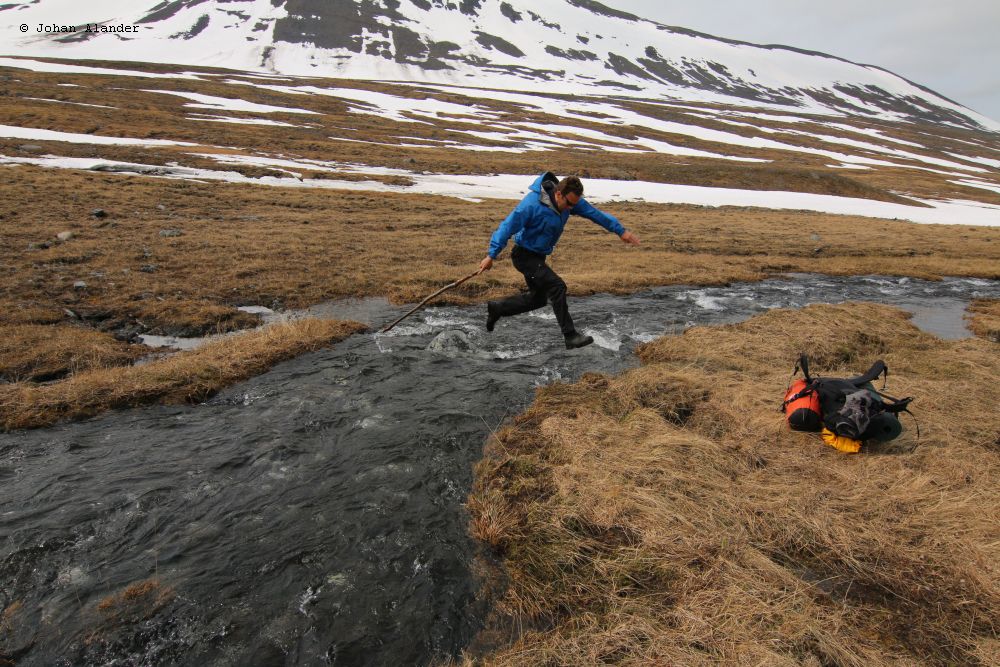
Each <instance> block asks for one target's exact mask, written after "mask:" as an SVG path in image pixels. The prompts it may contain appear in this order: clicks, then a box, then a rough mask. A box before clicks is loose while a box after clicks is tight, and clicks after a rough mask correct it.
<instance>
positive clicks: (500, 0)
mask: <svg viewBox="0 0 1000 667" xmlns="http://www.w3.org/2000/svg"><path fill="white" fill-rule="evenodd" d="M0 9H3V10H6V11H2V12H0V19H7V21H8V22H9V24H8V26H7V29H8V33H11V31H13V33H14V34H17V35H20V36H19V37H18V38H17V39H16V40H15V42H14V45H13V48H11V49H10V53H9V54H8V55H26V56H43V57H64V58H72V59H78V58H86V59H99V60H130V61H139V62H162V63H171V64H181V65H203V66H222V67H227V68H233V69H243V70H248V71H265V72H271V73H279V74H289V75H298V76H308V75H317V76H332V77H340V78H356V79H368V80H394V81H429V82H434V83H458V84H461V85H470V84H473V83H474V84H475V85H480V86H484V87H494V88H501V89H517V90H544V91H547V92H567V93H573V92H578V93H588V94H596V95H600V94H616V95H626V96H636V95H641V96H645V97H651V98H657V97H662V98H667V99H682V100H683V99H690V100H697V101H717V102H720V103H727V104H733V103H735V104H742V105H749V106H770V107H775V108H783V109H797V110H807V111H810V112H813V113H827V114H833V115H860V116H868V117H874V118H886V119H889V120H905V121H923V122H930V123H944V124H949V125H953V126H958V127H966V128H975V129H988V130H993V131H998V130H1000V124H998V123H996V122H994V121H992V120H991V119H989V118H987V117H985V116H982V115H981V114H978V113H976V112H974V111H972V110H970V109H967V108H966V107H964V106H962V105H961V104H960V103H958V102H956V101H954V100H950V99H948V98H947V97H945V96H943V95H940V94H939V93H936V92H935V91H933V90H931V89H929V88H927V87H925V86H922V85H920V84H918V83H915V82H913V81H909V80H907V79H905V78H903V77H900V76H898V75H896V74H894V73H892V72H890V71H889V70H886V69H884V68H881V67H878V66H876V65H866V64H859V63H855V62H852V61H850V60H847V59H844V58H841V57H839V56H834V55H829V54H825V53H821V52H818V51H810V50H807V49H801V48H797V47H790V46H783V45H775V44H770V45H759V44H753V43H751V42H745V41H741V40H736V39H730V38H725V37H716V36H714V35H709V34H707V33H702V32H698V31H695V30H690V29H688V28H683V27H679V26H671V25H666V24H663V23H658V22H656V21H652V20H649V19H645V18H642V17H639V16H636V15H635V14H631V13H629V12H624V11H621V10H618V9H615V8H613V7H609V6H607V5H604V4H602V3H599V2H596V1H595V0H535V1H534V2H531V3H528V2H526V1H525V0H460V1H459V2H454V1H448V0H332V1H330V0H327V1H321V0H160V1H155V0H147V1H145V2H125V1H123V0H95V1H93V2H89V3H87V4H86V5H85V6H82V7H81V6H80V4H79V3H75V2H69V1H68V0H36V1H35V2H14V3H9V4H8V5H6V6H4V7H0ZM55 17H60V21H66V22H68V23H69V24H70V25H71V26H72V25H74V24H81V23H84V22H86V23H89V24H109V23H119V22H124V23H128V24H131V25H135V26H137V28H138V33H137V34H129V35H123V34H121V33H118V34H106V33H97V32H90V33H87V32H74V33H71V34H60V33H56V34H45V33H44V32H41V33H40V32H39V31H38V30H37V28H39V27H41V25H44V24H46V23H49V24H51V23H53V19H54V18H55ZM26 19H27V20H26ZM95 19H100V20H95ZM21 23H24V24H26V25H28V27H29V32H27V33H25V34H23V35H21V33H18V32H17V30H18V28H17V26H18V24H21Z"/></svg>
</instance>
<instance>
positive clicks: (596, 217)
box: [479, 172, 639, 350]
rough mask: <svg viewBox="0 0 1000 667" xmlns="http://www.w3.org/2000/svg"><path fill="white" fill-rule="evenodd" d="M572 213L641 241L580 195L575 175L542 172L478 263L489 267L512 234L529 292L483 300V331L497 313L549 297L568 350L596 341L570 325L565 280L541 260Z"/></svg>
mask: <svg viewBox="0 0 1000 667" xmlns="http://www.w3.org/2000/svg"><path fill="white" fill-rule="evenodd" d="M570 214H573V215H579V216H582V217H584V218H587V219H589V220H591V221H593V222H595V223H597V224H598V225H600V226H601V227H604V228H605V229H606V230H608V231H609V232H614V233H615V234H617V235H618V236H619V237H620V238H621V240H622V241H623V242H625V243H628V244H630V245H639V237H637V236H636V235H635V234H633V233H632V232H629V231H625V228H624V227H622V225H621V223H620V222H618V219H617V218H615V217H614V216H613V215H609V214H607V213H605V212H603V211H600V210H598V209H596V208H594V207H593V206H591V205H590V204H588V203H587V202H586V200H584V199H583V183H581V182H580V179H579V178H577V177H576V176H567V177H566V178H564V179H562V180H561V181H560V180H559V179H558V178H556V176H555V174H553V173H552V172H546V173H544V174H542V175H541V176H539V177H538V178H537V179H535V182H534V183H532V184H531V188H530V191H529V192H528V194H527V195H525V196H524V199H522V200H521V203H520V204H518V205H517V207H516V208H515V209H514V210H513V211H511V212H510V215H508V216H507V217H506V219H504V221H503V222H501V223H500V226H499V227H497V230H496V231H495V232H493V236H492V237H490V249H489V252H488V253H487V255H486V257H484V258H483V261H482V262H480V263H479V268H480V269H481V270H483V271H489V270H490V269H491V268H493V260H495V259H496V258H497V256H498V255H499V254H500V253H501V252H502V251H503V249H504V248H505V247H506V246H507V241H508V240H510V237H511V236H513V237H514V249H513V250H512V251H511V253H510V259H511V261H512V262H513V263H514V268H515V269H517V270H518V271H520V272H521V273H522V274H523V275H524V281H525V282H526V283H527V284H528V291H527V292H522V293H521V294H518V295H515V296H511V297H508V298H506V299H503V300H501V301H490V302H489V303H487V304H486V311H487V315H486V330H487V331H493V327H494V326H496V323H497V320H499V319H500V318H501V317H510V316H511V315H518V314H520V313H526V312H528V311H530V310H536V309H538V308H541V307H542V306H544V305H545V302H546V301H548V302H550V303H551V304H552V311H553V312H554V313H555V315H556V321H558V322H559V328H560V329H561V330H562V333H563V336H564V337H565V338H566V349H567V350H572V349H573V348H577V347H584V346H585V345H590V344H591V343H593V342H594V339H593V337H591V336H584V335H583V334H581V333H579V332H577V330H576V327H574V326H573V318H572V317H570V315H569V307H568V306H567V304H566V283H565V282H563V279H562V278H560V277H559V276H558V275H557V274H556V272H555V271H553V270H552V269H551V268H550V267H549V266H548V265H546V264H545V258H546V257H547V256H548V255H551V254H552V250H553V249H554V248H555V245H556V242H557V241H559V236H560V235H561V234H562V232H563V228H564V227H565V226H566V220H567V219H569V216H570Z"/></svg>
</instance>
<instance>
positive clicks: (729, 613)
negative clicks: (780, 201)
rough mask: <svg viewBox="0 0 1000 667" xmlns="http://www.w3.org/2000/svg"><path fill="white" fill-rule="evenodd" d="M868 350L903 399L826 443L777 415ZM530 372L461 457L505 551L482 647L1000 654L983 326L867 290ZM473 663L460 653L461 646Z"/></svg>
mask: <svg viewBox="0 0 1000 667" xmlns="http://www.w3.org/2000/svg"><path fill="white" fill-rule="evenodd" d="M802 351H805V352H807V353H809V354H810V356H811V358H812V363H813V372H814V373H815V374H820V375H847V374H855V373H857V372H861V371H864V370H866V369H867V367H868V366H869V364H870V363H871V362H873V361H874V360H875V359H876V358H883V359H885V360H886V362H887V364H888V366H889V368H890V376H889V379H890V383H889V386H888V388H887V391H889V392H890V393H894V395H901V394H902V395H913V396H915V397H916V400H915V401H914V404H913V408H914V411H915V412H916V413H917V416H918V418H919V420H920V430H921V436H920V439H919V443H918V441H917V437H916V435H915V429H914V428H913V423H912V421H911V420H909V419H908V416H907V415H904V427H905V428H906V430H905V431H904V433H903V435H902V436H900V438H899V439H897V440H896V441H894V442H892V443H889V444H888V445H885V446H883V447H882V448H881V449H870V450H863V451H866V452H867V453H865V454H862V455H860V456H851V455H845V454H841V453H839V452H837V451H835V450H833V449H832V448H830V447H827V446H826V445H824V444H823V443H822V441H821V440H820V439H819V437H818V436H817V435H814V434H799V433H793V432H791V431H789V430H788V429H787V428H786V427H785V426H784V423H783V417H782V415H781V414H780V413H779V412H778V411H777V406H778V405H779V404H780V401H781V397H782V395H783V393H784V390H785V388H786V386H787V385H788V383H789V376H790V373H791V368H792V365H793V363H794V360H795V358H796V355H797V354H798V353H799V352H802ZM639 355H640V357H641V358H642V360H643V362H644V365H643V366H642V367H640V368H637V369H635V370H632V371H629V372H627V373H625V374H623V375H622V376H620V377H606V376H602V375H586V376H584V377H583V378H581V380H580V381H579V382H577V383H575V384H555V385H551V386H548V387H545V388H542V389H540V390H539V391H538V394H537V398H536V401H535V403H534V404H533V405H532V406H531V407H530V408H529V409H528V410H527V411H526V412H525V413H524V414H523V415H521V416H519V417H518V418H516V419H515V420H514V423H513V424H512V425H510V426H509V427H506V428H504V429H502V430H501V431H499V432H498V433H497V434H496V436H495V437H494V438H493V439H492V440H491V441H490V443H489V444H488V446H487V451H486V455H485V457H484V459H483V460H482V461H481V463H480V464H478V467H477V469H476V481H475V486H474V490H473V493H472V494H471V496H470V499H469V509H470V513H471V517H472V518H471V527H472V532H473V533H474V534H475V535H476V537H478V538H479V539H481V540H483V541H484V542H485V543H486V544H487V545H489V546H490V547H491V548H492V549H493V551H494V552H495V553H496V554H498V555H499V556H500V557H501V558H502V560H503V563H504V569H505V574H506V577H507V578H508V580H509V585H508V587H507V589H506V591H505V592H504V593H503V594H502V596H500V598H499V600H498V602H497V605H496V609H497V618H496V619H495V620H497V624H498V625H503V626H504V627H511V628H518V630H517V632H513V633H512V635H513V636H512V637H511V642H510V643H509V644H508V645H507V646H506V647H504V648H501V649H500V650H497V651H495V652H493V653H491V654H489V655H487V656H485V657H481V658H478V659H477V662H482V663H483V664H488V665H528V664H530V665H594V664H624V665H654V664H655V665H669V664H686V665H697V664H704V665H712V664H719V663H723V664H776V665H780V664H786V665H793V664H806V665H904V664H915V663H920V664H940V665H946V664H947V665H951V664H970V665H990V664H997V662H998V660H1000V641H998V635H997V633H998V631H1000V570H998V566H997V564H998V563H1000V541H998V532H997V526H998V525H1000V510H998V507H1000V426H998V424H997V422H996V410H995V406H996V404H997V402H998V400H1000V389H998V388H997V385H996V382H995V378H996V376H997V374H998V372H1000V355H997V354H996V345H995V343H991V342H989V341H986V340H983V339H971V340H964V341H959V342H951V341H942V340H940V339H937V338H935V337H933V336H930V335H928V334H925V333H922V332H920V331H919V330H918V329H916V328H915V327H914V326H912V325H911V324H910V323H909V322H908V321H907V317H906V316H905V314H903V313H901V312H900V311H897V310H894V309H891V308H886V307H883V306H876V305H871V304H846V305H839V306H811V307H808V308H805V309H803V310H801V311H784V310H781V311H772V312H770V313H768V314H765V315H762V316H759V317H756V318H754V319H752V320H749V321H747V322H744V323H741V324H737V325H731V326H722V327H696V328H693V329H690V330H688V331H686V332H685V333H684V334H683V335H680V336H672V337H666V338H661V339H659V340H657V341H654V342H652V343H650V344H647V345H645V346H643V347H642V348H641V349H640V350H639ZM470 661H471V659H470Z"/></svg>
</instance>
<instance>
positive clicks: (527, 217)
mask: <svg viewBox="0 0 1000 667" xmlns="http://www.w3.org/2000/svg"><path fill="white" fill-rule="evenodd" d="M557 182H558V181H557V179H556V177H555V175H554V174H552V173H551V172H546V173H544V174H542V175H541V176H539V177H538V178H536V179H535V182H534V183H532V184H531V188H530V191H529V192H528V194H526V195H525V196H524V199H522V200H521V203H520V204H518V205H517V207H516V208H515V209H514V210H513V211H511V212H510V215H508V216H507V217H506V218H505V219H504V221H503V222H501V223H500V226H499V227H497V230H496V231H495V232H493V236H491V237H490V249H489V253H488V254H489V256H490V257H492V258H493V259H496V258H497V255H499V254H500V252H501V251H502V250H503V249H504V248H505V247H506V246H507V241H509V240H510V237H511V236H513V237H514V243H516V244H517V245H519V246H521V247H522V248H525V249H526V250H530V251H531V252H536V253H538V254H540V255H551V254H552V250H553V249H554V248H555V245H556V242H557V241H558V240H559V237H560V236H561V235H562V233H563V228H565V227H566V220H568V219H569V216H570V214H572V215H579V216H582V217H584V218H587V219H589V220H591V221H593V222H596V223H597V224H599V225H600V226H601V227H604V228H605V229H606V230H608V231H609V232H614V233H615V234H617V235H618V236H621V235H622V234H624V233H625V228H624V227H622V224H621V223H620V222H618V219H617V218H616V217H615V216H613V215H608V214H607V213H605V212H604V211H600V210H598V209H596V208H594V207H593V206H591V205H590V204H588V203H587V202H586V200H584V199H583V198H582V197H581V198H580V201H579V202H577V204H576V206H574V207H573V208H571V209H570V210H568V211H563V212H561V213H560V212H559V211H558V209H557V208H556V204H555V201H553V199H554V198H553V195H552V191H553V190H552V189H553V187H554V186H555V184H556V183H557Z"/></svg>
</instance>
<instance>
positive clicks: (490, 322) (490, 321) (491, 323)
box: [486, 301, 500, 331]
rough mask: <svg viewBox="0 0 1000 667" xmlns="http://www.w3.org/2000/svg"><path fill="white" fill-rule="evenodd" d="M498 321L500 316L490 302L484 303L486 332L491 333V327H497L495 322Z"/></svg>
mask: <svg viewBox="0 0 1000 667" xmlns="http://www.w3.org/2000/svg"><path fill="white" fill-rule="evenodd" d="M499 319H500V315H499V314H498V313H497V312H496V308H495V307H494V305H493V302H492V301H487V302H486V330H487V331H493V327H495V326H496V325H497V320H499Z"/></svg>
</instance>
